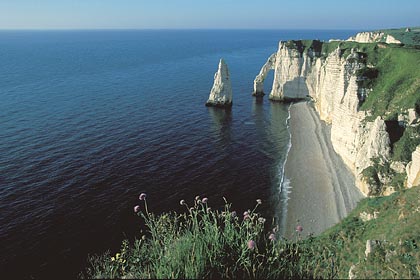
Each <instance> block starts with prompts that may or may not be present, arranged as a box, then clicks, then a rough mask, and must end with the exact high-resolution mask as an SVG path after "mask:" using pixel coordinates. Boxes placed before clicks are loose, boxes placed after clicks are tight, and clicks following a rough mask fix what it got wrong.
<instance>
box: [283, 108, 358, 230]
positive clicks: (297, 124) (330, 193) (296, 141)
mask: <svg viewBox="0 0 420 280" xmlns="http://www.w3.org/2000/svg"><path fill="white" fill-rule="evenodd" d="M288 122H289V126H288V127H289V128H288V129H289V132H290V135H291V141H290V142H291V146H290V148H289V153H288V155H287V157H286V162H285V164H284V174H283V180H282V185H281V188H282V196H284V194H283V193H284V192H286V194H288V198H287V202H286V204H285V208H286V211H282V213H283V216H282V218H281V234H282V235H283V236H285V237H286V238H292V237H293V236H296V232H295V228H296V226H297V225H301V226H302V227H303V232H302V235H303V236H307V235H309V234H314V235H318V234H320V233H321V232H323V231H324V230H326V229H327V228H330V227H331V226H333V225H335V224H336V223H338V222H339V221H340V220H342V219H343V218H344V217H346V216H347V215H348V213H349V212H350V211H351V210H352V209H354V207H356V205H357V202H359V201H360V200H361V199H362V198H363V197H364V196H363V194H362V193H361V191H360V190H359V189H357V187H356V185H355V177H354V175H353V173H352V172H351V171H350V170H349V169H348V167H347V166H346V165H345V164H344V162H343V160H342V159H341V157H340V156H339V155H338V154H337V153H336V152H335V151H334V149H333V146H332V143H331V140H330V139H331V137H330V129H331V128H330V126H328V125H327V124H325V122H323V121H321V120H320V119H319V116H318V113H317V112H316V111H315V109H314V108H313V107H312V106H310V105H309V104H308V102H299V103H295V104H291V105H290V108H289V120H288Z"/></svg>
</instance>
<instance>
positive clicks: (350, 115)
mask: <svg viewBox="0 0 420 280" xmlns="http://www.w3.org/2000/svg"><path fill="white" fill-rule="evenodd" d="M318 43H319V42H317V41H314V44H313V45H316V44H318ZM319 51H320V50H319V48H318V52H316V50H315V49H314V48H312V47H311V48H309V49H308V50H306V51H304V52H303V51H302V50H299V47H297V46H293V44H291V43H290V42H288V43H283V42H281V43H280V46H279V50H278V52H277V53H276V57H275V58H273V57H270V59H269V61H274V62H275V66H274V71H275V72H274V81H273V87H272V91H271V93H270V99H272V100H287V99H296V98H298V99H299V98H305V97H307V96H309V97H311V98H312V99H313V100H314V102H315V108H316V110H317V112H318V113H319V115H320V118H321V119H322V120H324V121H325V122H327V123H329V124H331V141H332V144H333V147H334V149H335V151H336V152H337V153H338V154H339V155H340V156H341V157H342V158H343V160H344V162H345V163H346V165H347V166H348V167H349V168H350V169H351V170H352V171H353V173H354V174H355V177H356V184H357V186H358V187H359V188H360V189H361V191H362V192H363V193H364V194H366V195H368V194H369V192H370V190H369V186H368V185H367V183H366V182H364V181H363V180H362V171H363V170H364V169H365V168H367V167H369V166H370V165H372V159H374V158H380V159H383V160H388V159H389V157H390V140H389V136H388V133H387V131H386V125H385V122H384V120H383V119H381V118H380V117H378V118H376V120H375V121H373V122H368V121H367V120H366V119H365V118H366V115H367V114H366V112H364V111H359V106H360V102H361V100H362V99H363V98H364V96H365V95H366V92H365V89H364V88H361V87H360V86H359V84H358V81H359V79H360V77H358V76H357V73H358V70H360V69H362V68H364V67H366V65H365V64H364V62H363V61H364V60H363V55H364V54H362V53H359V52H357V51H355V50H351V52H350V53H347V54H343V53H344V51H343V50H341V49H340V48H339V47H338V48H337V49H336V50H335V51H333V52H331V53H329V54H328V55H320V53H319ZM266 64H267V63H266ZM263 68H264V67H263ZM262 72H263V71H262ZM260 74H261V73H260ZM258 79H259V80H262V81H263V80H264V77H258ZM256 80H257V79H256ZM261 87H262V86H261V85H259V88H261Z"/></svg>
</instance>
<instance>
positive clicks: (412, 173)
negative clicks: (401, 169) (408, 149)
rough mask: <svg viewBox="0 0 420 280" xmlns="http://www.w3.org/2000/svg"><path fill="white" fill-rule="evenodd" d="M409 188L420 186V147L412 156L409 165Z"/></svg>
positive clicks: (407, 168)
mask: <svg viewBox="0 0 420 280" xmlns="http://www.w3.org/2000/svg"><path fill="white" fill-rule="evenodd" d="M406 171H407V187H408V188H411V187H414V186H418V185H420V145H419V146H417V148H416V150H415V151H414V152H413V154H412V156H411V161H410V162H409V163H408V164H407V167H406Z"/></svg>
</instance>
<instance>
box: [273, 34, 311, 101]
mask: <svg viewBox="0 0 420 280" xmlns="http://www.w3.org/2000/svg"><path fill="white" fill-rule="evenodd" d="M276 56H277V58H276V60H275V62H276V63H275V66H274V70H275V71H274V81H273V87H272V90H271V93H270V99H271V100H284V99H291V98H305V97H306V96H308V95H309V92H308V88H307V86H306V82H305V80H306V75H307V71H308V70H309V65H310V64H311V62H312V60H311V58H310V57H309V55H305V56H302V55H301V54H300V52H299V51H298V50H297V49H295V48H288V47H287V46H286V43H282V42H280V44H279V50H278V51H277V55H276Z"/></svg>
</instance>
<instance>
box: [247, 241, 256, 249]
mask: <svg viewBox="0 0 420 280" xmlns="http://www.w3.org/2000/svg"><path fill="white" fill-rule="evenodd" d="M248 249H249V250H254V249H255V241H254V240H249V241H248Z"/></svg>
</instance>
